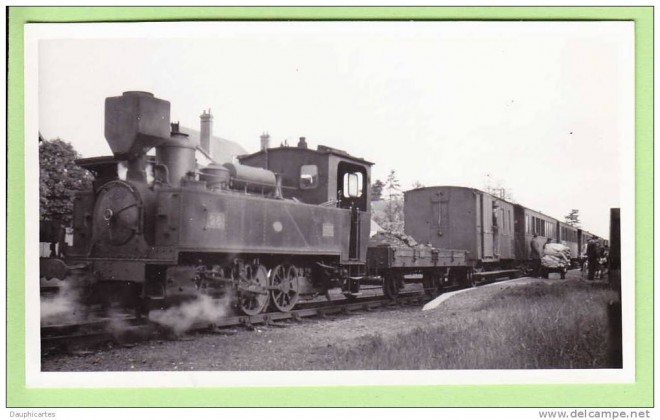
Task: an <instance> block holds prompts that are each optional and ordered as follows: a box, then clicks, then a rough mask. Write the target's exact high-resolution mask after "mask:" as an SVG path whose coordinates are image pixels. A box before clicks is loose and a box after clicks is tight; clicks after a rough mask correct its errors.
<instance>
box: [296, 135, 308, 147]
mask: <svg viewBox="0 0 660 420" xmlns="http://www.w3.org/2000/svg"><path fill="white" fill-rule="evenodd" d="M298 148H299V149H307V141H306V140H305V138H304V137H301V138H300V140H298Z"/></svg>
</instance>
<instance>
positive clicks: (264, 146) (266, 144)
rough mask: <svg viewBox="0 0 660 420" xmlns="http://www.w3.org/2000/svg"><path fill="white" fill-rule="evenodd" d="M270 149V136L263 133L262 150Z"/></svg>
mask: <svg viewBox="0 0 660 420" xmlns="http://www.w3.org/2000/svg"><path fill="white" fill-rule="evenodd" d="M268 148H270V134H268V133H263V134H262V135H261V150H266V149H268Z"/></svg>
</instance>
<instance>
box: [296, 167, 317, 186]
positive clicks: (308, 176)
mask: <svg viewBox="0 0 660 420" xmlns="http://www.w3.org/2000/svg"><path fill="white" fill-rule="evenodd" d="M318 185H319V169H318V168H317V167H316V165H303V166H301V167H300V188H302V189H303V190H311V189H312V188H316V187H317V186H318Z"/></svg>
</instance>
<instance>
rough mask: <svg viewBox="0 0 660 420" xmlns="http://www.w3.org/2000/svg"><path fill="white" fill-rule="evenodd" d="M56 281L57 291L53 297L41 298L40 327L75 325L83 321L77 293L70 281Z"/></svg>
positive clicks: (82, 312)
mask: <svg viewBox="0 0 660 420" xmlns="http://www.w3.org/2000/svg"><path fill="white" fill-rule="evenodd" d="M49 281H53V282H54V281H57V282H58V285H59V290H58V291H57V292H56V293H55V295H53V296H42V297H41V325H57V324H69V323H75V322H78V321H80V320H82V319H83V316H84V311H83V308H82V307H81V305H80V303H79V301H78V291H77V290H76V289H75V288H74V287H72V286H71V283H70V281H67V279H65V280H55V279H52V280H49Z"/></svg>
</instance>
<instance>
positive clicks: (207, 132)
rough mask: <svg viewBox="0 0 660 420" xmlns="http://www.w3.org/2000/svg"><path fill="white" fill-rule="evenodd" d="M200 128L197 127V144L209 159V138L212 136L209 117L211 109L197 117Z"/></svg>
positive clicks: (211, 118)
mask: <svg viewBox="0 0 660 420" xmlns="http://www.w3.org/2000/svg"><path fill="white" fill-rule="evenodd" d="M199 119H200V127H199V143H200V146H202V149H204V150H205V151H206V152H207V153H208V154H209V155H211V157H213V153H211V137H212V136H213V115H211V109H209V112H208V113H207V112H206V110H204V112H202V115H200V116H199Z"/></svg>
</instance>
